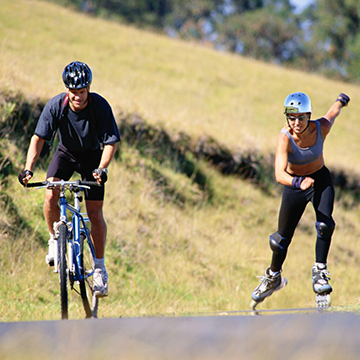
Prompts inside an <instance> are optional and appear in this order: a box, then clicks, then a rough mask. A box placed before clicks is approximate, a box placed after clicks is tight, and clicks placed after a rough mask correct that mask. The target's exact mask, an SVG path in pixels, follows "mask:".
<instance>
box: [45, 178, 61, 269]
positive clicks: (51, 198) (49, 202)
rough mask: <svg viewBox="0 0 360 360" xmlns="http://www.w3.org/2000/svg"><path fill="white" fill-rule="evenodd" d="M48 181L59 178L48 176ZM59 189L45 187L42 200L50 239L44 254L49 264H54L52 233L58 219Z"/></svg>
mask: <svg viewBox="0 0 360 360" xmlns="http://www.w3.org/2000/svg"><path fill="white" fill-rule="evenodd" d="M48 180H49V181H54V180H59V179H57V178H49V179H48ZM59 194H60V192H59V190H57V189H46V190H45V201H44V216H45V220H46V224H47V226H48V229H49V234H50V239H49V241H48V245H49V250H48V253H47V254H46V259H45V260H46V263H47V264H49V265H50V266H54V257H55V248H56V246H57V243H56V239H55V235H54V222H57V221H59V217H60V209H59V206H58V201H59Z"/></svg>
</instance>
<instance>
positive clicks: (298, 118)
mask: <svg viewBox="0 0 360 360" xmlns="http://www.w3.org/2000/svg"><path fill="white" fill-rule="evenodd" d="M286 118H287V119H288V120H289V121H295V120H299V121H305V120H308V119H309V115H307V114H305V115H300V116H299V117H296V116H292V115H287V116H286Z"/></svg>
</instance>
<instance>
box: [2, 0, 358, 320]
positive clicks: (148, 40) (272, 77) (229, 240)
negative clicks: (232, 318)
mask: <svg viewBox="0 0 360 360" xmlns="http://www.w3.org/2000/svg"><path fill="white" fill-rule="evenodd" d="M0 49H1V57H0V84H1V89H0V90H2V91H14V92H21V93H22V94H23V96H25V98H26V99H27V101H29V103H34V104H38V103H40V104H43V103H44V102H46V101H47V100H48V99H49V98H50V97H52V96H53V95H55V94H56V93H58V92H60V91H62V90H63V85H62V81H61V72H62V69H63V67H64V65H66V64H67V63H69V62H70V61H73V60H82V61H85V62H87V63H88V64H89V65H90V66H91V68H92V69H93V72H94V82H93V85H92V91H95V92H99V93H100V94H102V95H104V96H105V97H106V98H107V99H108V100H109V102H110V103H111V105H112V106H113V109H114V113H115V114H116V117H117V119H121V118H126V117H128V116H129V115H130V114H134V113H137V114H139V116H140V117H141V118H143V119H145V121H146V122H147V123H148V124H150V125H151V126H153V128H155V129H164V130H165V131H166V132H167V133H168V134H169V136H170V137H171V138H172V139H178V138H179V137H180V136H181V133H185V134H186V135H187V136H189V137H190V142H193V143H194V142H196V141H198V139H199V138H201V137H202V136H203V135H208V136H212V137H213V138H215V139H216V140H217V141H218V142H219V143H221V144H224V145H226V146H227V147H228V148H230V149H231V150H232V151H236V150H237V149H242V150H248V151H251V152H253V153H258V154H260V156H263V157H266V156H268V155H269V154H270V155H271V154H273V153H274V145H275V139H276V136H277V134H278V132H279V130H280V128H281V126H282V124H283V122H284V118H283V115H282V113H281V112H282V103H283V100H284V98H285V97H286V95H287V94H288V93H290V92H292V91H299V90H300V91H304V92H306V93H308V95H309V96H310V97H311V98H312V100H313V108H314V117H319V116H321V115H323V114H324V113H325V112H326V110H327V108H328V107H329V106H330V105H331V103H332V102H333V100H334V99H335V98H336V96H337V95H338V93H339V92H346V93H348V94H349V95H350V96H351V99H352V100H351V103H350V106H349V108H346V109H344V111H343V114H342V115H341V117H340V118H339V119H338V120H337V123H336V125H335V127H334V129H333V131H332V133H331V134H330V136H329V137H328V139H327V142H326V149H325V158H326V162H327V164H328V166H329V167H330V169H334V170H336V171H338V172H339V171H344V173H351V174H352V175H353V176H354V177H355V179H356V178H357V177H358V176H360V169H359V168H358V167H357V166H356V164H357V159H358V157H359V155H360V142H359V141H358V137H359V132H360V127H359V126H358V125H357V118H356V116H357V113H358V111H357V110H358V109H357V108H358V106H359V105H358V101H357V98H358V97H359V95H360V89H359V88H358V87H356V86H354V85H350V84H343V83H339V82H335V81H332V80H331V79H324V78H321V77H318V76H315V75H313V74H306V73H302V72H297V71H290V70H287V69H283V68H280V67H277V66H271V65H269V64H263V63H260V62H256V61H254V60H249V59H244V58H241V57H238V56H234V55H228V54H223V53H218V52H215V51H213V50H211V49H208V48H206V47H201V46H198V45H195V44H191V43H184V42H180V41H176V40H172V39H169V38H166V37H164V36H160V35H156V34H151V33H146V32H142V31H139V30H137V29H134V28H131V27H125V26H120V25H117V24H114V23H110V22H106V21H103V20H98V19H94V18H91V17H88V16H85V15H79V14H77V13H74V12H71V11H70V10H69V9H64V8H61V7H57V6H56V5H54V4H49V3H47V2H40V1H32V0H30V1H29V0H27V1H26V0H3V1H2V2H1V3H0ZM38 99H39V100H38ZM1 103H2V109H1V121H2V123H1V125H2V130H4V128H5V125H6V124H7V123H6V121H7V120H6V119H8V116H11V115H13V114H14V110H13V108H12V104H13V102H11V101H10V102H9V101H5V102H4V101H2V102H1ZM29 111H30V112H29V113H30V115H31V117H32V118H33V119H32V121H33V122H34V121H36V115H37V116H38V113H37V112H38V107H36V106H34V108H30V110H29ZM17 115H18V119H20V118H21V114H20V113H19V114H17ZM20 125H21V123H18V124H17V126H20ZM6 126H7V125H6ZM27 126H28V125H27ZM30 128H31V126H30ZM25 130H26V131H27V128H26V129H25ZM26 131H24V133H26ZM14 133H15V132H13V130H12V128H11V126H10V128H9V129H8V131H2V132H1V134H2V135H1V140H0V156H1V169H0V170H1V173H2V176H3V181H2V184H1V194H2V195H1V198H0V202H1V204H2V208H3V211H2V212H1V215H0V226H1V228H0V243H1V248H2V252H1V255H0V265H1V268H2V269H3V271H2V272H1V273H0V281H1V283H2V290H1V291H0V299H1V302H2V304H4V306H3V307H2V308H1V309H0V319H1V320H2V321H17V320H33V319H55V318H58V317H59V304H58V300H59V293H58V292H59V290H58V281H57V279H56V275H54V274H53V273H52V272H51V270H50V269H48V268H47V267H46V266H45V262H44V258H45V253H46V246H45V243H46V240H47V234H46V228H45V224H44V221H43V217H42V201H43V194H42V192H41V191H35V190H32V191H24V190H23V189H22V188H21V187H20V186H19V185H18V184H17V179H16V176H15V175H16V174H17V172H18V171H19V170H20V169H21V167H22V166H23V163H24V156H25V154H24V149H25V148H26V146H27V142H28V137H27V136H25V135H23V134H19V132H17V133H16V136H13V135H14ZM29 133H31V132H30V131H29ZM155 153H156V149H151V148H147V149H145V150H143V149H141V147H136V146H130V145H128V144H126V143H124V145H123V147H122V149H121V153H119V154H118V156H117V158H116V160H115V161H114V162H113V163H112V165H111V167H110V179H109V185H108V187H107V195H106V204H105V215H106V218H107V221H108V228H109V232H108V246H107V254H106V258H107V266H108V270H109V272H110V284H109V286H110V296H109V298H108V299H105V300H103V301H102V302H101V310H100V315H101V316H120V315H122V316H137V315H140V314H157V313H162V314H172V313H176V314H184V313H188V312H202V311H217V310H235V309H247V308H248V304H249V301H250V294H251V291H252V290H253V288H254V287H255V286H256V285H257V283H258V279H257V278H256V276H258V275H261V274H262V273H263V271H264V269H265V267H266V266H268V263H269V261H270V256H271V253H270V250H269V247H268V236H269V234H270V233H272V232H274V231H275V230H276V223H277V211H278V207H279V204H280V195H279V187H277V186H276V185H273V186H270V188H269V189H268V190H269V191H264V190H262V189H261V188H260V187H259V186H257V184H255V183H252V182H251V181H248V180H243V179H241V178H239V177H233V176H223V175H221V174H220V173H219V172H218V171H217V170H215V169H214V168H213V167H211V166H210V165H209V164H208V163H206V162H204V161H203V160H197V159H192V156H193V155H192V154H191V153H189V154H188V156H189V159H190V160H191V161H193V164H194V166H195V168H196V169H197V170H198V171H200V172H201V173H202V174H204V176H206V179H207V182H206V188H204V187H201V186H199V185H198V184H197V183H196V182H195V181H194V178H193V177H190V178H189V177H188V176H186V175H185V174H184V172H182V171H179V166H177V165H176V161H175V160H176V159H175V160H174V159H169V161H166V157H164V158H165V159H164V158H163V159H161V160H160V159H159V157H157V156H155V155H154V154H155ZM44 161H45V162H44V163H43V164H41V162H40V163H39V166H38V168H37V172H36V177H35V179H36V180H41V179H43V178H44V177H45V172H44V169H45V168H46V159H45V160H44ZM359 215H360V214H359V208H358V203H357V199H355V198H354V196H352V195H351V193H350V194H349V193H348V192H347V193H345V192H340V191H338V201H337V203H336V208H335V214H334V216H335V219H336V222H337V230H336V234H335V237H334V243H333V245H332V249H331V253H330V257H329V268H330V271H331V272H332V274H333V281H332V285H333V286H334V295H333V304H334V305H335V306H349V307H350V308H353V307H354V308H357V307H358V301H359V294H360V287H359V286H358V285H357V284H356V282H355V283H354V281H353V278H352V272H351V270H352V269H353V268H356V267H357V266H358V265H359V256H360V245H358V242H357V239H358V238H359V235H360V225H359V221H358V219H359ZM314 238H315V228H314V218H313V210H312V209H311V208H310V207H309V208H308V210H307V212H306V214H305V216H304V218H303V219H302V221H301V224H300V226H299V228H298V230H297V232H296V234H295V238H294V242H293V244H292V245H291V249H290V252H289V256H288V259H287V262H286V264H285V267H284V274H285V275H286V276H287V278H288V280H289V286H288V287H287V288H285V289H284V290H283V291H281V292H279V293H278V294H275V295H274V296H273V297H272V298H270V299H269V300H268V301H267V302H265V303H264V304H263V308H278V307H300V306H312V305H313V303H314V296H313V294H312V290H311V279H310V269H311V266H312V263H313V261H314ZM79 304H80V301H79V299H77V298H76V299H74V301H71V306H72V309H71V315H70V316H71V317H81V316H82V312H81V308H80V307H79Z"/></svg>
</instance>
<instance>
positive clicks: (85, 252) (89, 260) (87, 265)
mask: <svg viewBox="0 0 360 360" xmlns="http://www.w3.org/2000/svg"><path fill="white" fill-rule="evenodd" d="M80 254H81V256H80V259H81V260H80V261H81V266H82V275H83V276H84V280H82V281H79V283H80V294H81V300H82V302H83V306H84V310H85V314H86V317H87V318H90V317H93V316H94V312H93V309H91V307H90V304H89V300H88V295H87V291H86V287H88V289H89V290H90V292H89V294H91V296H92V295H93V276H92V275H91V274H92V273H93V272H94V266H95V250H94V246H93V244H92V242H91V240H90V241H88V239H87V237H86V235H85V234H84V233H83V232H82V233H81V234H80ZM89 275H91V276H89Z"/></svg>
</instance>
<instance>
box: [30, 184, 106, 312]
mask: <svg viewBox="0 0 360 360" xmlns="http://www.w3.org/2000/svg"><path fill="white" fill-rule="evenodd" d="M90 186H100V185H99V184H98V183H97V182H96V181H80V180H77V181H65V180H59V181H47V180H46V181H43V182H33V183H28V184H27V187H36V188H37V189H41V188H59V190H60V197H59V205H60V219H59V221H58V222H55V223H54V231H55V238H56V239H57V247H56V251H55V257H54V272H55V273H58V274H59V281H60V303H61V318H62V319H68V306H69V301H68V281H69V285H70V289H71V290H74V291H75V292H76V293H78V294H79V295H80V296H81V300H82V303H83V307H84V310H85V314H86V318H90V317H95V318H96V317H97V311H98V305H99V299H98V298H97V297H96V296H95V295H94V289H93V278H92V276H93V274H94V265H95V249H94V245H93V243H92V240H91V237H90V230H89V228H88V227H87V226H86V223H89V222H90V220H89V218H88V216H87V214H86V213H81V212H80V202H82V196H81V195H80V192H83V191H84V190H85V189H90ZM66 191H69V192H70V193H73V194H74V205H71V204H70V203H69V202H68V201H67V199H66ZM67 211H68V212H69V213H72V217H71V220H68V216H67ZM75 284H78V285H79V290H77V289H76V288H75V286H74V285H75ZM86 287H88V288H89V290H90V291H91V294H92V306H91V307H90V304H89V300H88V296H87V291H86Z"/></svg>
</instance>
